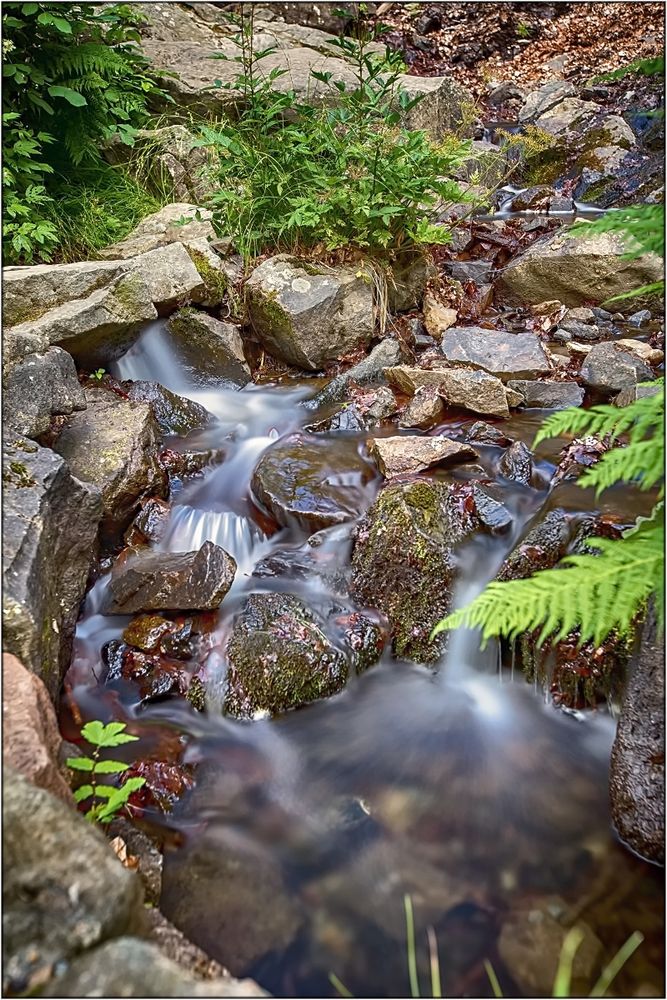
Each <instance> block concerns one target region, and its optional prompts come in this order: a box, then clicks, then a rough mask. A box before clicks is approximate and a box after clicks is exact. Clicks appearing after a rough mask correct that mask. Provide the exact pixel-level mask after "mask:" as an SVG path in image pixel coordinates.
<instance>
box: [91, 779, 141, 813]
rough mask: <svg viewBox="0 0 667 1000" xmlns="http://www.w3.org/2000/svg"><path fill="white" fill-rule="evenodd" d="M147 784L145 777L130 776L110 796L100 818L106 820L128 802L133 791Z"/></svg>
mask: <svg viewBox="0 0 667 1000" xmlns="http://www.w3.org/2000/svg"><path fill="white" fill-rule="evenodd" d="M145 784H146V779H145V778H128V780H127V781H126V782H125V784H124V785H121V787H120V788H116V789H115V790H114V792H113V794H112V795H111V796H110V797H109V800H108V801H107V803H106V804H105V805H104V806H103V807H102V809H101V810H100V812H99V819H100V820H101V821H104V820H105V819H106V817H108V816H112V815H113V814H114V813H116V812H118V810H119V809H121V808H122V806H124V805H125V804H126V803H127V801H128V799H129V798H130V796H131V795H132V793H133V792H136V791H137V790H138V789H139V788H141V787H142V786H143V785H145Z"/></svg>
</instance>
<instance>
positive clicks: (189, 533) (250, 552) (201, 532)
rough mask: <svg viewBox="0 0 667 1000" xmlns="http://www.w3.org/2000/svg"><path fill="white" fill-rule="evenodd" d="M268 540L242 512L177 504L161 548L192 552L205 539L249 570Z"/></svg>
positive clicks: (244, 570) (242, 567) (164, 550)
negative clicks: (262, 545)
mask: <svg viewBox="0 0 667 1000" xmlns="http://www.w3.org/2000/svg"><path fill="white" fill-rule="evenodd" d="M265 540H266V535H264V534H263V532H261V531H260V530H259V528H257V527H256V526H255V525H254V524H253V523H252V522H251V521H250V520H249V519H248V518H247V517H244V516H243V515H241V514H234V513H233V512H232V511H217V510H198V509H197V508H196V507H189V506H187V505H185V504H182V505H179V506H177V507H174V509H173V511H172V514H171V518H170V520H169V524H168V526H167V530H166V532H165V535H164V536H163V538H162V540H161V542H160V545H159V548H160V549H161V550H162V551H163V552H192V551H194V550H195V549H199V548H201V546H202V545H203V544H204V542H214V543H215V544H216V545H219V546H220V547H221V548H223V549H224V550H225V551H226V552H228V553H229V554H230V556H233V557H234V559H236V562H237V563H238V566H239V570H240V571H242V572H249V571H250V570H251V569H252V567H253V565H254V563H255V560H256V558H257V552H256V549H257V546H258V545H261V544H262V543H263V542H264V541H265Z"/></svg>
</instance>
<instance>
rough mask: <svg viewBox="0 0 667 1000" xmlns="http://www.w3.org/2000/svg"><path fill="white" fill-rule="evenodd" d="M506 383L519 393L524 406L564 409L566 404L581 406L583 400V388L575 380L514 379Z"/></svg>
mask: <svg viewBox="0 0 667 1000" xmlns="http://www.w3.org/2000/svg"><path fill="white" fill-rule="evenodd" d="M507 385H508V387H509V388H510V389H514V391H515V392H518V393H520V395H521V396H522V397H523V405H524V406H529V407H530V406H536V407H543V408H544V409H550V410H564V409H566V408H567V407H568V406H581V404H582V403H583V401H584V390H583V389H581V388H580V387H579V385H577V383H576V382H532V381H526V380H524V379H515V380H512V381H509V382H508V383H507Z"/></svg>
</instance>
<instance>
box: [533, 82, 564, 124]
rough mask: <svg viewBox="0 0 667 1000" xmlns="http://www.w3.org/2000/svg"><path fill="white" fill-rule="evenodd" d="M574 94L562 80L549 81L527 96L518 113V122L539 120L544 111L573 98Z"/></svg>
mask: <svg viewBox="0 0 667 1000" xmlns="http://www.w3.org/2000/svg"><path fill="white" fill-rule="evenodd" d="M575 94H576V90H575V89H574V86H573V85H572V84H571V83H566V82H565V81H564V80H550V81H549V83H545V84H543V86H541V87H538V89H537V90H533V91H532V92H531V93H530V94H529V95H528V97H527V98H526V100H525V102H524V105H523V107H522V108H521V110H520V111H519V121H520V122H521V123H524V122H529V121H532V120H534V119H535V118H539V117H540V115H543V114H544V113H545V111H549V110H550V109H551V108H553V107H555V105H557V104H559V103H560V102H561V101H563V100H565V98H566V97H574V96H575Z"/></svg>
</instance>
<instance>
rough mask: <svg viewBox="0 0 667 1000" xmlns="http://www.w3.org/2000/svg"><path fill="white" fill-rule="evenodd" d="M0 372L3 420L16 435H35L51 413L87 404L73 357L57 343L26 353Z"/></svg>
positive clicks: (67, 411) (66, 412)
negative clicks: (56, 344) (15, 363)
mask: <svg viewBox="0 0 667 1000" xmlns="http://www.w3.org/2000/svg"><path fill="white" fill-rule="evenodd" d="M3 375H4V377H3V387H2V388H3V403H4V413H5V422H6V425H7V426H11V427H12V429H14V430H15V431H16V432H17V433H18V434H19V435H26V437H32V438H34V437H38V436H39V435H40V434H44V433H45V431H47V430H48V429H49V425H50V423H51V417H53V416H61V415H69V414H70V413H72V412H73V411H74V410H85V408H86V397H85V395H84V391H83V389H82V387H81V385H80V384H79V379H78V377H77V374H76V367H75V364H74V361H73V360H72V358H71V356H70V355H69V354H67V352H66V351H63V350H61V349H60V348H59V347H50V348H49V349H48V350H47V351H46V352H45V353H44V354H29V355H28V356H27V357H25V358H23V360H22V361H20V362H19V363H18V364H17V365H15V366H14V367H13V368H11V369H7V368H6V367H5V370H4V373H3Z"/></svg>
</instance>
